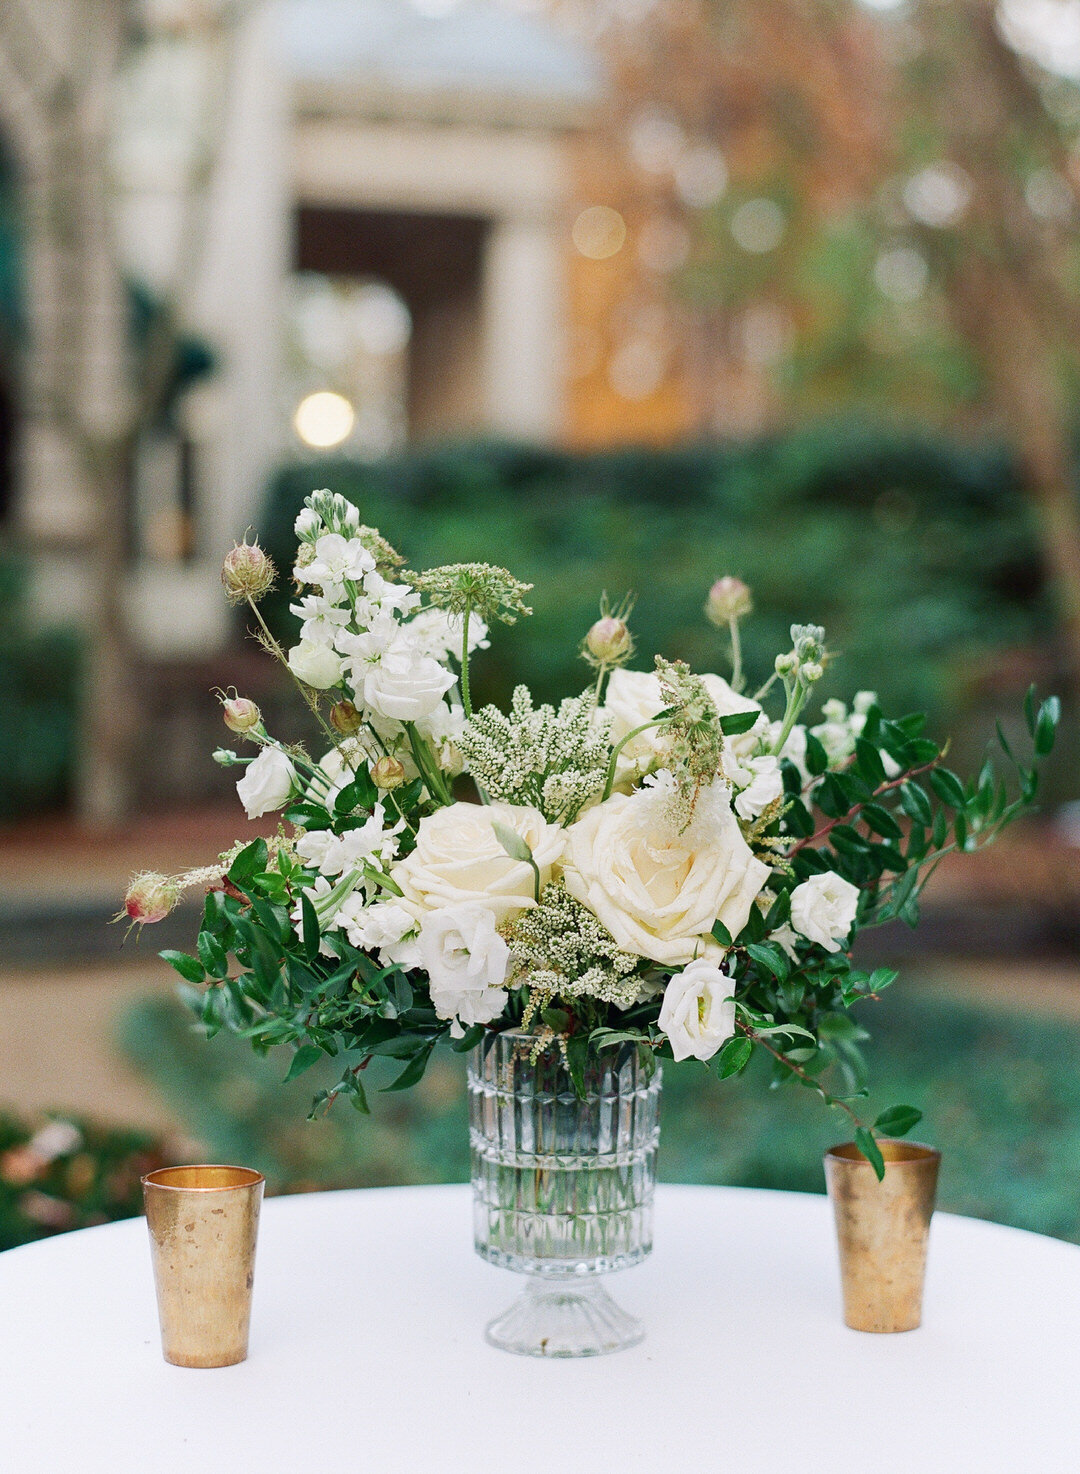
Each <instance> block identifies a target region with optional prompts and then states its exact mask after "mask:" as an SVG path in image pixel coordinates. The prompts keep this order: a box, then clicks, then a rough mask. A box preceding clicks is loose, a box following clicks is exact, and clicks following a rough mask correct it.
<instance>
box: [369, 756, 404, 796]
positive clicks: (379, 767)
mask: <svg viewBox="0 0 1080 1474" xmlns="http://www.w3.org/2000/svg"><path fill="white" fill-rule="evenodd" d="M371 781H372V783H374V785H375V787H376V788H381V789H382V790H383V792H384V793H389V792H390V790H391V789H393V788H400V787H401V785H402V784H403V783H404V782H405V767H404V765H403V764H402V763H400V762H399V761H398V759H397V758H396V757H390V755H389V754H387V756H386V757H381V758H380V759H379V761H378V762H377V763H372V765H371Z"/></svg>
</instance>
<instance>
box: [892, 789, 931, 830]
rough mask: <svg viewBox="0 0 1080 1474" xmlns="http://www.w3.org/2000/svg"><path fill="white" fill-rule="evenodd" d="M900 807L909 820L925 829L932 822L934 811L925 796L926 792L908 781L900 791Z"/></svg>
mask: <svg viewBox="0 0 1080 1474" xmlns="http://www.w3.org/2000/svg"><path fill="white" fill-rule="evenodd" d="M900 807H901V808H902V809H903V811H904V813H905V814H907V816H908V818H909V819H914V820H915V823H916V824H923V825H925V826H926V827H927V828H929V826H930V825H931V824H932V823H933V822H934V810H933V808H932V807H931V804H930V800H929V799H928V798H927V796H926V790H925V789H924V788H920V786H919V785H918V783H913V782H911V781H910V780H909V781H908V782H907V783H905V784H904V785H903V786H902V787H901V789H900Z"/></svg>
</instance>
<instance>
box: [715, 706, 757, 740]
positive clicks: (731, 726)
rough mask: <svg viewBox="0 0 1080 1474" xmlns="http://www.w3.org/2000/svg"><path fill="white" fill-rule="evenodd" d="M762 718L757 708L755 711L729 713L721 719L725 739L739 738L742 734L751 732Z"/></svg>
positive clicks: (721, 728)
mask: <svg viewBox="0 0 1080 1474" xmlns="http://www.w3.org/2000/svg"><path fill="white" fill-rule="evenodd" d="M760 716H761V712H760V711H758V710H757V709H756V708H755V710H753V711H732V712H729V713H728V715H727V716H725V717H721V718H720V730H721V732H723V734H724V736H725V737H737V736H738V735H739V733H740V732H749V730H750V728H751V727H752V726H753V725H754V723H755V722H756V721H757V720H758V718H759V717H760Z"/></svg>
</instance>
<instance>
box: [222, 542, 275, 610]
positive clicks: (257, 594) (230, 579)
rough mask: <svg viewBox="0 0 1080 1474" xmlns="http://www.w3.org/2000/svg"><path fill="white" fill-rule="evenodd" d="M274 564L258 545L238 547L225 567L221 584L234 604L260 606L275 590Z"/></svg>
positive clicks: (238, 545) (230, 554)
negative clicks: (264, 596) (273, 589)
mask: <svg viewBox="0 0 1080 1474" xmlns="http://www.w3.org/2000/svg"><path fill="white" fill-rule="evenodd" d="M274 577H275V569H274V565H273V563H272V562H271V561H270V559H269V558H268V557H267V555H266V554H265V553H264V552H263V550H262V548H260V547H259V544H258V543H257V542H251V543H249V542H241V543H237V544H236V546H235V547H234V548H233V550H232V552H231V553H229V554H228V555H227V556H226V558H225V561H224V563H223V564H222V565H221V582H222V583H223V584H224V585H225V593H226V596H227V598H228V600H229V603H230V604H245V603H248V602H250V603H252V604H256V603H258V601H259V600H260V599H261V598H262V597H263V595H264V594H268V593H269V592H270V590H271V589H272V588H273V587H274Z"/></svg>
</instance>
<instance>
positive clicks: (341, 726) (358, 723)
mask: <svg viewBox="0 0 1080 1474" xmlns="http://www.w3.org/2000/svg"><path fill="white" fill-rule="evenodd" d="M330 725H331V726H332V727H333V729H334V731H335V732H340V733H341V735H342V736H343V737H352V736H353V735H354V734H355V733H356V732H359V730H360V728H361V727H362V726H363V725H364V718H363V717H362V716H361V715H360V713H359V712H358V711H357V709H356V707H355V706H354V705H353V704H352V702H351V701H335V702H334V704H333V706H332V707H331V708H330Z"/></svg>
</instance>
